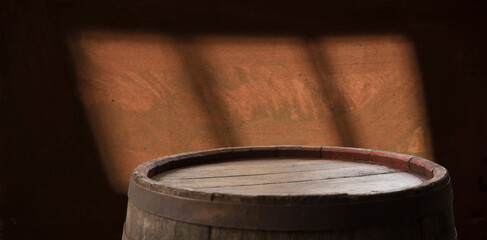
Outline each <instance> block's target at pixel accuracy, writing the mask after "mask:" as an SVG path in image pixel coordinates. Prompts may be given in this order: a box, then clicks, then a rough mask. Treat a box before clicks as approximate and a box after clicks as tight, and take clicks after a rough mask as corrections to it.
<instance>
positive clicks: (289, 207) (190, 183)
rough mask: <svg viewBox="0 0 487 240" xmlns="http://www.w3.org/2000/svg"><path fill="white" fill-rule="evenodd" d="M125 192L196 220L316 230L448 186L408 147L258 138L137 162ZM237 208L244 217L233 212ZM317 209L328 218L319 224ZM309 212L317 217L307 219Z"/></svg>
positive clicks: (155, 208)
mask: <svg viewBox="0 0 487 240" xmlns="http://www.w3.org/2000/svg"><path fill="white" fill-rule="evenodd" d="M129 199H130V201H132V202H133V203H134V204H135V205H137V206H138V207H140V208H142V209H145V210H147V211H149V212H151V213H154V214H157V215H161V216H164V217H168V218H172V219H176V220H182V221H186V222H191V223H197V224H205V225H213V226H220V227H234V228H249V229H267V230H284V229H285V230H291V229H294V230H319V229H336V228H339V226H341V225H347V226H348V227H350V226H353V225H354V223H353V222H354V221H356V223H355V225H357V226H362V225H364V224H366V222H367V221H370V218H368V220H365V219H366V218H367V215H369V214H375V215H377V214H378V212H379V213H382V214H378V215H379V216H381V217H379V219H376V221H375V222H376V223H377V221H379V222H380V221H385V222H388V221H390V219H391V217H392V219H394V218H395V219H397V216H398V214H397V213H398V212H401V211H402V212H403V213H402V214H400V215H401V217H399V218H412V217H414V216H416V215H421V214H427V213H428V212H432V211H434V210H435V209H436V208H440V207H445V206H448V205H449V204H451V187H450V183H449V176H448V173H447V171H446V169H444V168H443V167H441V166H440V165H438V164H436V163H434V162H431V161H428V160H425V159H422V158H418V157H414V156H410V155H405V154H398V153H393V152H386V151H379V150H370V149H360V148H341V147H310V146H260V147H237V148H221V149H213V150H207V151H198V152H191V153H186V154H178V155H173V156H169V157H163V158H158V159H155V160H153V161H150V162H147V163H144V164H142V165H140V166H139V167H137V168H136V169H135V170H134V172H133V174H132V177H131V183H130V188H129ZM411 204H412V205H418V207H416V210H413V211H404V207H405V206H408V209H411ZM413 207H414V206H413ZM363 209H367V210H366V211H364V210H363ZM436 210H438V209H436ZM353 211H359V212H360V213H358V214H359V215H357V213H354V214H355V215H357V216H355V217H356V218H358V220H350V219H349V220H347V221H345V220H344V221H342V222H341V223H340V221H339V220H336V219H335V220H333V221H332V220H331V219H333V218H338V219H339V218H340V216H342V217H341V218H343V216H344V214H345V213H350V212H353ZM282 212H287V213H286V214H284V215H283V213H282ZM239 214H240V215H241V214H244V215H245V216H246V217H242V216H240V217H236V216H238V215H239ZM317 214H319V215H321V217H320V216H318V215H317ZM323 214H324V215H326V216H327V217H325V218H326V219H329V220H328V222H329V224H324V222H323V221H325V222H326V219H323V218H324V217H323ZM354 214H352V215H354ZM390 214H394V215H393V216H388V215H390ZM335 215H336V216H335ZM345 215H349V216H350V214H345ZM299 216H301V217H303V218H304V219H308V220H307V221H304V222H302V220H300V221H301V222H300V223H296V222H295V221H296V220H293V219H295V218H296V217H299ZM312 216H315V217H312ZM316 218H318V219H320V223H319V224H317V223H314V224H312V222H315V221H316V220H317V219H316ZM347 218H348V217H347ZM263 219H267V220H263ZM277 219H279V221H277V222H279V224H276V223H275V222H276V220H277ZM285 219H287V220H285ZM360 219H362V220H360ZM252 220H253V221H252ZM252 222H253V223H252ZM257 222H258V223H257ZM345 223H346V224H345ZM282 224H284V225H282Z"/></svg>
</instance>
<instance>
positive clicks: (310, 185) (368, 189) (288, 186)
mask: <svg viewBox="0 0 487 240" xmlns="http://www.w3.org/2000/svg"><path fill="white" fill-rule="evenodd" d="M420 183H422V180H421V179H420V178H418V177H416V176H414V175H412V174H409V173H405V172H393V173H384V174H377V175H367V176H358V177H348V178H332V179H324V180H310V181H306V180H304V181H296V182H278V183H266V184H254V185H234V186H223V187H222V186H219V187H206V188H205V187H202V188H197V190H198V191H202V192H211V193H225V194H238V195H250V196H256V195H305V194H336V193H338V194H344V193H346V194H369V193H379V192H388V191H396V190H399V189H406V188H409V187H411V186H415V185H418V184H420Z"/></svg>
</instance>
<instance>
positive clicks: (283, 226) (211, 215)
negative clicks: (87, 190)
mask: <svg viewBox="0 0 487 240" xmlns="http://www.w3.org/2000/svg"><path fill="white" fill-rule="evenodd" d="M128 197H129V200H130V201H131V202H132V203H133V204H134V205H135V206H136V207H138V208H140V209H143V210H145V211H147V212H150V213H152V214H154V215H158V216H161V217H165V218H169V219H173V220H177V221H182V222H187V223H193V224H200V225H207V226H214V227H224V228H237V229H254V230H269V231H315V230H316V231H318V230H331V229H344V228H356V227H366V226H371V225H379V224H389V223H393V222H400V221H406V220H409V219H414V218H418V217H422V216H427V215H430V214H433V213H436V212H438V211H440V210H442V209H444V208H446V207H448V206H450V205H451V203H452V191H451V186H450V182H448V183H447V184H445V185H444V186H442V187H440V188H437V189H435V190H433V191H430V192H425V193H421V194H418V195H413V196H407V197H403V198H397V199H386V200H382V201H369V202H356V203H348V204H320V205H271V204H236V203H226V202H219V201H207V200H198V199H191V198H183V197H178V196H172V195H167V194H163V193H159V192H155V191H152V190H150V189H147V188H144V187H142V186H141V185H139V184H137V183H136V182H134V181H133V179H131V180H130V185H129V191H128Z"/></svg>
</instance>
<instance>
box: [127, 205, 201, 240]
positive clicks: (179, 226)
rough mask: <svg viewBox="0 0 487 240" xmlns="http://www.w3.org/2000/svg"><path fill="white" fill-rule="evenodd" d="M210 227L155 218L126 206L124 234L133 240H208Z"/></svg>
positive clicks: (131, 206) (132, 206)
mask: <svg viewBox="0 0 487 240" xmlns="http://www.w3.org/2000/svg"><path fill="white" fill-rule="evenodd" d="M209 230H210V227H208V226H201V225H195V224H190V223H184V222H179V221H175V220H171V219H167V218H164V217H160V216H155V215H153V214H150V213H148V212H146V211H144V210H141V209H139V208H138V207H136V206H134V205H133V204H132V203H131V202H130V201H129V202H128V206H127V217H126V222H125V232H126V234H127V235H128V237H129V239H131V240H132V239H133V240H154V239H158V240H176V239H187V240H208V235H209Z"/></svg>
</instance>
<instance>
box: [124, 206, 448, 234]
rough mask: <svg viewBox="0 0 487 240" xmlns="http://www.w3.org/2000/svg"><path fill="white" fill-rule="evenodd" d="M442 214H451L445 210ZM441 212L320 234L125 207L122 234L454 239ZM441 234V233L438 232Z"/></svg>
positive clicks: (321, 232)
mask: <svg viewBox="0 0 487 240" xmlns="http://www.w3.org/2000/svg"><path fill="white" fill-rule="evenodd" d="M442 212H451V209H450V208H448V209H445V210H444V211H442ZM444 217H445V216H442V213H439V214H435V215H430V216H426V217H423V218H421V219H414V220H411V221H407V222H400V223H395V224H389V225H380V226H374V227H367V228H357V229H345V230H330V231H320V232H273V231H259V230H243V229H229V228H216V227H210V226H202V225H196V224H191V223H184V222H179V221H175V220H171V219H168V218H164V217H160V216H156V215H153V214H150V213H148V212H146V211H144V210H141V209H139V208H137V207H136V206H134V205H133V204H132V203H131V202H130V201H129V203H128V207H127V221H126V224H125V234H127V235H128V238H129V240H154V239H158V240H176V239H178V240H179V239H184V240H386V239H391V240H392V239H394V240H396V239H401V240H406V239H407V240H453V239H454V238H455V232H453V231H452V230H450V229H452V228H451V225H450V224H448V223H444V222H445V221H442V220H441V219H442V218H444ZM440 231H443V232H440Z"/></svg>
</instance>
